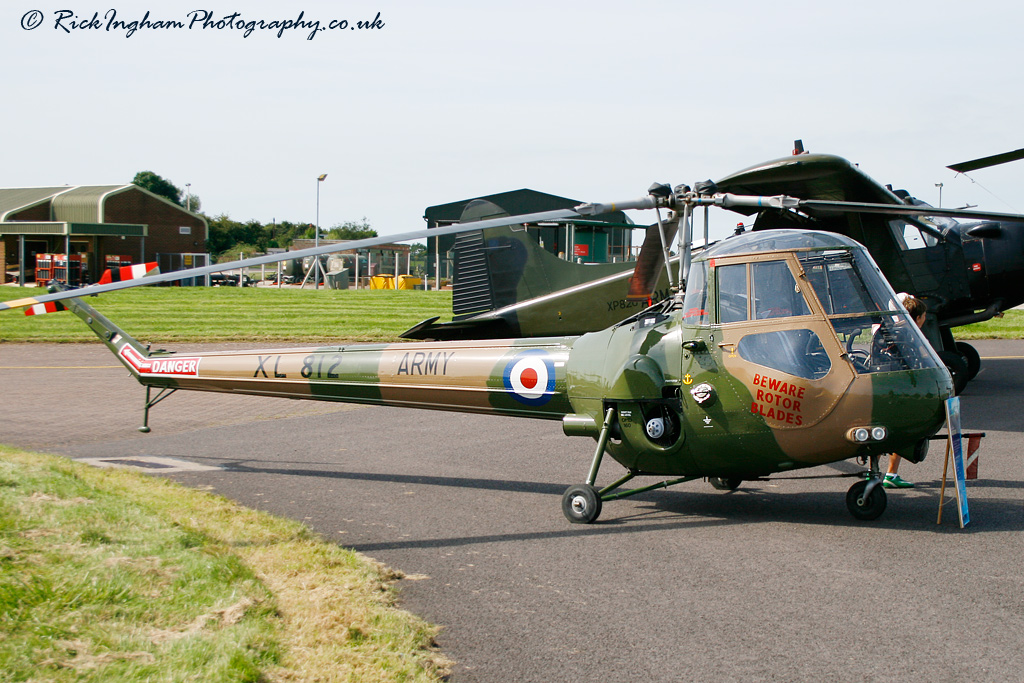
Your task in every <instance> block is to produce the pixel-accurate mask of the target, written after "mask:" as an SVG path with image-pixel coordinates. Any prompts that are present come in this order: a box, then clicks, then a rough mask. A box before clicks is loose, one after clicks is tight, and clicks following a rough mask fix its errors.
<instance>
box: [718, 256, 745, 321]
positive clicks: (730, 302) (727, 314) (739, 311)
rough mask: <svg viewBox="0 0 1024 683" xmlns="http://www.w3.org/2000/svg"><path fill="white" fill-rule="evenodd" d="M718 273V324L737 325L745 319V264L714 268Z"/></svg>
mask: <svg viewBox="0 0 1024 683" xmlns="http://www.w3.org/2000/svg"><path fill="white" fill-rule="evenodd" d="M715 272H717V273H718V322H720V323H737V322H742V321H744V320H746V319H747V264H746V263H738V264H735V265H731V266H719V267H717V268H715Z"/></svg>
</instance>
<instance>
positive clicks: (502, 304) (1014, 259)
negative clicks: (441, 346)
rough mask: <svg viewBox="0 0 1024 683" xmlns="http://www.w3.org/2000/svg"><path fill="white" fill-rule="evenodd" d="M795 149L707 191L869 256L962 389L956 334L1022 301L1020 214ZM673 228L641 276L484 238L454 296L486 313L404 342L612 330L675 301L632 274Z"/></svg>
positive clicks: (974, 356)
mask: <svg viewBox="0 0 1024 683" xmlns="http://www.w3.org/2000/svg"><path fill="white" fill-rule="evenodd" d="M795 146H796V149H795V150H794V154H792V155H790V156H787V157H783V158H781V159H773V160H771V161H766V162H763V163H760V164H756V165H754V166H751V167H749V168H747V169H744V170H742V171H738V172H736V173H732V174H730V175H728V176H726V177H724V178H721V179H720V180H718V181H715V182H714V183H712V182H711V181H707V182H706V183H704V184H703V185H704V187H705V191H710V192H713V193H734V194H739V195H780V194H781V195H786V196H789V197H799V198H800V199H803V200H808V201H804V202H802V203H801V204H800V206H799V207H798V208H797V207H795V206H791V207H787V208H784V209H781V210H780V207H778V206H774V205H772V204H767V205H761V206H753V205H746V204H739V205H735V206H733V207H730V208H731V210H733V211H736V212H738V213H740V214H743V215H745V216H748V217H752V219H753V220H752V221H751V222H752V223H753V226H752V229H753V230H755V231H756V230H778V229H789V228H798V229H805V230H825V231H828V232H836V233H839V234H842V235H846V236H847V237H850V238H852V239H854V240H857V241H858V242H860V243H861V244H863V245H864V246H866V247H867V248H868V251H870V253H871V255H872V257H873V258H874V259H875V261H876V262H877V263H878V264H879V266H880V267H881V269H882V273H883V275H884V276H885V278H886V279H887V280H888V281H889V282H890V284H892V286H893V287H894V288H895V289H896V290H897V291H904V292H909V293H911V294H913V295H915V296H916V297H917V298H919V299H921V300H923V301H924V302H925V304H926V305H927V307H928V319H927V323H926V325H925V328H924V329H925V335H926V336H927V337H928V339H929V341H930V342H931V343H932V345H933V346H934V348H935V349H936V350H937V351H938V354H939V357H940V358H941V359H942V361H943V363H944V364H945V365H946V368H947V369H948V370H949V371H950V373H951V374H952V376H953V381H954V386H955V388H956V390H957V392H958V393H959V392H960V391H962V390H963V389H964V387H965V386H966V385H967V382H968V381H969V380H970V379H971V378H973V377H974V376H975V375H977V373H978V371H979V369H980V367H981V358H980V356H979V355H978V352H977V351H976V350H975V349H974V348H973V347H972V346H971V345H970V344H968V343H966V342H963V341H957V340H956V339H954V336H953V332H952V330H953V328H955V327H957V326H960V325H967V324H970V323H975V322H981V321H983V320H987V319H989V318H991V317H993V316H995V315H998V314H1000V312H1001V311H1004V310H1007V309H1010V308H1013V307H1015V306H1018V305H1020V304H1022V303H1024V278H1022V277H1021V274H1022V273H1024V224H1022V223H1021V216H1017V215H1011V214H1001V213H992V212H979V211H969V210H962V209H942V208H936V207H931V206H929V205H928V204H926V203H924V202H922V201H920V200H917V199H915V198H913V197H911V196H910V195H909V194H908V193H907V192H905V191H903V190H893V189H892V188H891V187H890V186H887V185H882V184H881V183H879V182H878V181H876V180H874V179H873V178H871V177H869V176H868V175H866V174H865V173H864V172H863V171H861V170H860V169H859V168H858V167H857V166H856V165H855V164H853V163H851V162H849V161H847V160H846V159H843V158H840V157H837V156H832V155H828V154H808V153H805V152H804V149H803V144H802V142H801V141H799V140H797V141H795ZM1021 158H1024V150H1015V151H1012V152H1007V153H1004V154H997V155H994V156H990V157H985V158H982V159H975V160H972V161H967V162H962V163H959V164H953V165H951V166H949V168H950V169H952V170H954V171H957V172H958V173H963V172H968V171H974V170H978V169H982V168H987V167H989V166H993V165H996V164H1002V163H1006V162H1008V161H1015V160H1019V159H1021ZM606 208H607V207H606ZM617 208H618V207H617ZM491 213H492V214H493V213H496V212H494V211H492V212H491ZM473 218H474V217H473V216H464V217H463V219H462V220H463V222H465V221H467V220H472V219H473ZM568 220H573V219H572V218H570V219H568ZM675 227H676V226H675V225H674V223H672V222H671V221H669V222H666V223H665V224H664V225H662V226H650V227H649V228H648V235H647V239H645V241H644V246H643V247H642V249H641V252H640V256H639V259H638V262H637V263H636V264H634V265H635V268H633V267H631V266H630V264H627V263H619V264H604V265H601V266H589V265H588V266H583V265H578V264H573V263H568V262H565V261H562V260H560V259H556V258H554V257H553V256H552V255H550V254H548V253H547V252H545V251H544V250H543V249H542V248H540V246H539V245H538V244H537V243H536V241H535V240H532V239H531V238H530V236H529V235H528V233H527V231H526V230H524V229H522V227H521V226H520V227H519V229H518V230H513V229H511V228H509V227H493V228H490V229H487V230H482V231H480V238H479V241H480V242H481V243H482V245H483V249H482V251H483V254H482V256H481V259H480V260H481V264H480V266H479V267H478V268H477V269H476V270H475V271H474V272H473V273H471V274H470V275H468V276H463V275H462V274H461V273H460V272H459V268H458V267H457V268H456V281H455V294H456V298H458V296H459V294H460V288H466V289H472V290H474V292H476V291H482V292H484V293H486V296H484V297H483V300H484V301H486V303H487V305H486V306H484V307H479V306H478V308H477V309H474V310H472V311H465V312H463V311H459V310H455V311H454V313H455V317H454V319H453V320H452V322H450V323H437V322H436V320H428V321H424V322H423V323H421V324H419V325H417V326H415V327H414V328H412V329H410V330H408V331H407V332H405V333H404V335H403V336H405V337H407V338H411V339H469V338H475V339H483V338H498V337H522V336H538V335H567V334H583V333H585V332H593V331H597V330H600V329H603V328H605V327H608V326H610V325H613V324H615V323H617V322H618V321H620V320H622V319H624V318H626V317H628V316H629V315H632V314H633V313H635V312H636V311H637V310H638V309H639V307H640V306H641V305H642V303H646V302H648V301H649V300H653V301H658V300H660V299H663V298H665V297H666V296H667V294H668V293H669V290H670V288H671V286H672V283H671V282H669V281H668V279H667V277H666V273H665V272H664V271H663V272H662V273H661V274H660V276H659V275H657V274H654V275H653V279H649V280H643V278H638V277H636V276H637V275H639V274H641V273H642V274H644V275H643V277H644V278H649V277H650V276H651V274H652V273H653V271H652V269H651V267H650V261H652V260H658V261H659V262H660V261H661V259H660V258H658V257H659V252H660V251H661V250H662V249H663V244H664V242H663V241H661V240H660V239H659V229H661V230H665V231H666V232H667V233H668V238H669V239H671V235H672V232H673V231H674V230H675ZM706 242H707V237H706V236H705V243H706ZM456 251H458V248H456Z"/></svg>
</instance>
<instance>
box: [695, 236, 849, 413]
mask: <svg viewBox="0 0 1024 683" xmlns="http://www.w3.org/2000/svg"><path fill="white" fill-rule="evenodd" d="M712 267H713V268H714V270H715V281H716V284H717V288H716V290H717V291H716V294H717V301H716V302H715V303H716V306H715V315H716V320H717V323H718V324H717V325H716V327H717V328H718V329H719V335H718V336H719V337H720V339H719V341H718V342H717V343H718V346H719V348H720V349H721V352H722V364H723V366H724V367H725V369H726V370H727V371H728V372H729V373H730V374H731V375H732V376H733V377H734V378H736V379H737V380H739V381H740V382H741V383H742V384H743V385H744V386H745V387H746V389H747V390H748V391H749V393H750V405H749V410H750V412H751V413H752V414H754V415H756V416H759V417H761V418H762V419H763V420H764V422H765V424H766V425H768V426H769V427H771V428H772V429H780V430H788V429H800V428H804V427H810V426H812V425H815V424H817V423H818V422H820V421H821V420H823V419H824V418H825V417H826V416H827V415H828V414H829V413H830V412H832V410H833V408H835V406H836V404H837V403H838V402H839V400H840V399H841V398H842V396H843V395H844V394H845V393H846V390H847V388H848V387H849V386H850V384H851V382H853V380H854V378H855V376H856V374H855V372H854V370H853V368H852V366H851V365H850V363H849V362H848V361H847V360H846V359H845V358H844V357H843V354H844V350H843V348H842V346H841V345H840V344H839V341H838V339H837V338H836V335H835V332H834V331H833V329H832V327H831V325H830V324H829V322H828V320H827V318H826V316H825V313H824V311H823V310H822V309H821V306H820V304H819V303H818V301H817V300H816V298H815V297H814V294H813V291H812V287H811V285H810V283H809V282H808V281H807V279H806V278H805V276H804V274H803V270H802V268H801V267H800V264H799V263H798V261H797V260H796V258H795V256H794V255H793V254H785V255H780V254H777V253H776V254H764V255H755V256H746V257H733V258H728V259H719V260H717V261H716V262H713V263H712Z"/></svg>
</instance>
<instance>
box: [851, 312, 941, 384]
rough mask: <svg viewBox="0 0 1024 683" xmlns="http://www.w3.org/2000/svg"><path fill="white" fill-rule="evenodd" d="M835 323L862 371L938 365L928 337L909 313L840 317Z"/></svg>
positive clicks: (856, 366)
mask: <svg viewBox="0 0 1024 683" xmlns="http://www.w3.org/2000/svg"><path fill="white" fill-rule="evenodd" d="M832 324H833V325H834V326H835V329H836V334H837V335H838V337H839V340H840V341H841V342H842V343H843V345H844V346H845V347H846V352H847V354H848V355H849V357H850V360H851V361H852V362H853V367H854V368H855V369H856V370H857V372H858V373H859V374H867V373H872V372H898V371H900V370H919V369H921V368H932V367H935V366H936V361H935V358H934V356H933V354H932V352H931V349H930V347H929V346H928V342H927V340H926V339H925V338H924V336H923V335H921V333H920V331H919V330H918V329H917V325H916V324H915V323H914V321H913V320H911V319H910V316H909V315H907V314H906V313H903V312H900V313H897V314H889V315H881V314H875V315H871V316H859V317H855V318H840V319H837V320H833V321H832Z"/></svg>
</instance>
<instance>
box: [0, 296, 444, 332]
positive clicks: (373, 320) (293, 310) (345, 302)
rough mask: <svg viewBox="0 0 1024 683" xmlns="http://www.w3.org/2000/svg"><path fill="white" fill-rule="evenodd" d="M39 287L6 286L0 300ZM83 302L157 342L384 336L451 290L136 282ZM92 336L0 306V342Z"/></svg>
mask: <svg viewBox="0 0 1024 683" xmlns="http://www.w3.org/2000/svg"><path fill="white" fill-rule="evenodd" d="M43 291H44V290H41V289H35V288H31V289H29V288H26V289H24V290H22V289H17V288H13V287H7V288H3V289H2V290H0V294H2V295H3V298H4V299H5V300H10V299H14V298H19V297H21V296H24V295H26V294H36V293H41V292H43ZM88 303H89V304H90V305H91V306H93V307H94V308H96V309H97V310H98V311H100V312H101V313H102V314H103V315H105V316H107V317H108V318H110V319H111V320H112V321H114V323H115V324H117V325H118V326H120V327H121V328H122V329H124V330H125V331H126V332H128V333H129V334H131V335H132V336H133V337H135V338H137V339H139V340H142V341H146V342H152V343H155V344H162V343H164V342H182V341H190V342H204V341H207V342H222V341H243V342H249V341H254V342H262V341H281V342H317V343H323V342H334V341H340V340H345V341H363V342H390V341H395V340H397V339H398V335H399V334H401V333H402V332H404V331H405V330H407V329H409V328H410V327H412V326H413V325H415V324H416V323H419V322H421V321H423V320H425V319H426V318H431V317H433V316H439V317H440V318H441V319H442V320H451V315H452V294H451V292H450V291H442V292H434V291H430V292H425V291H417V290H398V291H390V290H324V289H321V290H319V291H317V290H313V289H304V290H300V289H276V288H272V287H258V288H254V287H243V288H241V289H239V288H236V287H216V288H207V287H140V288H137V289H131V290H124V291H119V292H110V293H107V294H102V295H100V296H98V297H95V298H91V299H89V300H88ZM93 339H95V336H94V335H93V334H92V333H91V332H90V331H89V330H88V328H86V326H85V325H83V324H82V321H81V320H79V319H78V318H77V317H76V316H74V315H72V314H71V313H67V312H60V313H50V314H47V315H36V316H25V315H23V314H22V312H21V311H20V310H18V311H2V312H0V341H7V342H82V341H91V340H93Z"/></svg>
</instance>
